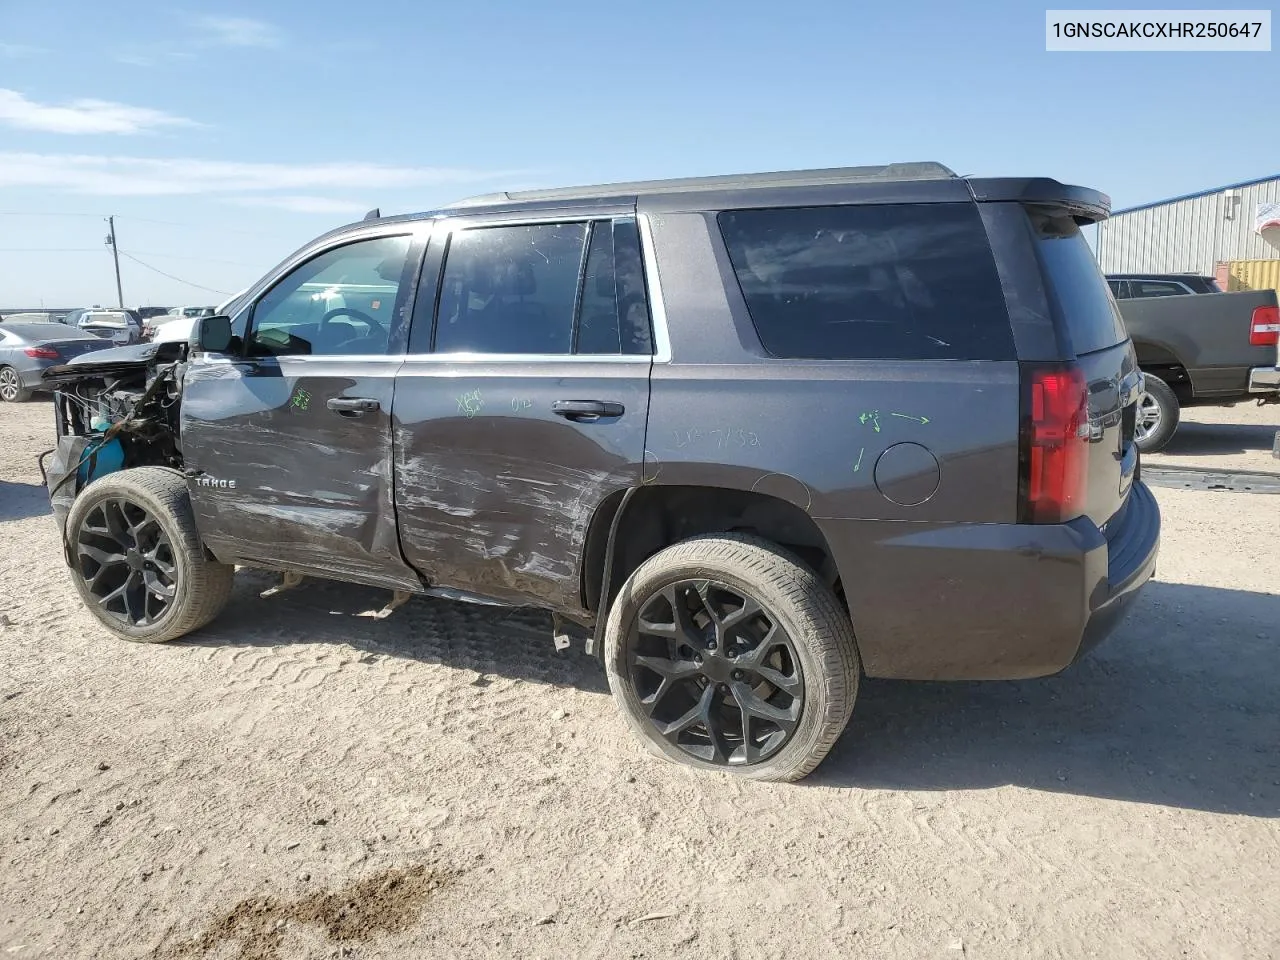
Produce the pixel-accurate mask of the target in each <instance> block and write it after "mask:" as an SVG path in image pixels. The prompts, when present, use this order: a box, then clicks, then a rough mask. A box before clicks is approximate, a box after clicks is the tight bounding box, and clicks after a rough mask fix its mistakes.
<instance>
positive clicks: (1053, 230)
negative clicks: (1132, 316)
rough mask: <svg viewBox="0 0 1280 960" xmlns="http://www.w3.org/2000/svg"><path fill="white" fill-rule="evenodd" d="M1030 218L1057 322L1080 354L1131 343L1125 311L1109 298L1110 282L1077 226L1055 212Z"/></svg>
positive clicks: (1038, 213)
mask: <svg viewBox="0 0 1280 960" xmlns="http://www.w3.org/2000/svg"><path fill="white" fill-rule="evenodd" d="M1030 217H1031V226H1032V229H1033V230H1034V231H1035V237H1036V253H1037V255H1038V256H1039V258H1040V266H1041V269H1042V270H1043V271H1044V276H1045V280H1046V281H1047V282H1048V288H1049V298H1050V301H1051V303H1052V306H1053V309H1054V311H1055V313H1056V314H1057V317H1056V319H1057V321H1058V323H1059V324H1060V325H1061V326H1062V328H1063V329H1065V330H1067V331H1068V333H1069V335H1070V337H1071V346H1072V348H1073V349H1074V350H1075V352H1076V354H1077V355H1083V354H1086V353H1093V352H1094V351H1095V350H1105V349H1107V348H1108V347H1114V346H1115V345H1116V344H1117V343H1122V342H1123V341H1124V340H1126V339H1127V338H1128V336H1129V335H1128V333H1126V332H1125V329H1124V320H1123V319H1121V317H1120V310H1119V308H1118V307H1117V306H1116V302H1115V300H1114V299H1112V298H1111V297H1110V296H1108V293H1109V291H1108V290H1107V283H1106V280H1105V279H1104V278H1103V276H1102V271H1100V270H1099V269H1098V264H1097V262H1096V261H1095V260H1094V259H1093V252H1092V251H1091V250H1090V249H1089V244H1088V242H1087V241H1086V240H1085V238H1084V234H1083V233H1081V232H1080V228H1079V227H1078V226H1077V225H1076V222H1075V221H1074V220H1073V219H1071V217H1070V216H1067V215H1066V214H1061V213H1057V212H1054V211H1043V210H1032V211H1030ZM1134 282H1135V281H1132V280H1131V281H1129V283H1130V286H1132V285H1133V283H1134Z"/></svg>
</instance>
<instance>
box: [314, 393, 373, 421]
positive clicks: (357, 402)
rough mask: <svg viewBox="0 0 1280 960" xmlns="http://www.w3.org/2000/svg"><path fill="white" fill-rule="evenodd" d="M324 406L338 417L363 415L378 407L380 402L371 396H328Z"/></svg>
mask: <svg viewBox="0 0 1280 960" xmlns="http://www.w3.org/2000/svg"><path fill="white" fill-rule="evenodd" d="M325 406H326V407H328V408H329V409H330V410H332V411H333V412H334V413H336V414H338V416H340V417H363V416H364V415H365V414H366V413H372V412H373V411H375V410H377V409H379V408H380V407H381V406H382V404H380V403H379V402H378V401H377V400H375V399H373V397H330V398H329V399H328V400H326V401H325Z"/></svg>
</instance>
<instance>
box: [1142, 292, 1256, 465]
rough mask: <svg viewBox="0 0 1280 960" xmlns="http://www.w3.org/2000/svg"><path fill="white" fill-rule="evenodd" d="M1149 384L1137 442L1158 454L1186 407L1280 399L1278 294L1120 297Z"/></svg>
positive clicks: (1240, 293)
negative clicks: (1277, 350)
mask: <svg viewBox="0 0 1280 960" xmlns="http://www.w3.org/2000/svg"><path fill="white" fill-rule="evenodd" d="M1117 304H1118V306H1119V307H1120V313H1121V315H1122V316H1123V317H1124V323H1125V327H1127V328H1128V331H1129V336H1130V338H1131V339H1132V340H1133V346H1134V349H1135V350H1136V351H1137V353H1138V367H1139V369H1141V370H1142V372H1143V374H1144V379H1145V384H1146V386H1145V390H1144V392H1143V394H1142V397H1141V400H1140V401H1139V407H1138V415H1137V416H1138V422H1137V427H1136V432H1135V439H1136V442H1137V444H1138V449H1140V450H1141V451H1142V452H1143V453H1154V452H1155V451H1157V450H1159V449H1161V448H1162V447H1164V446H1165V444H1167V443H1168V442H1169V440H1170V439H1171V438H1172V437H1173V434H1174V431H1175V430H1177V429H1178V419H1179V416H1180V414H1181V409H1182V408H1183V407H1189V406H1231V405H1232V404H1234V403H1237V402H1239V401H1241V400H1250V399H1254V400H1257V401H1258V402H1259V403H1275V402H1277V401H1280V366H1278V363H1280V360H1278V358H1277V353H1276V349H1277V347H1276V345H1277V340H1278V339H1280V310H1277V307H1276V293H1275V291H1274V290H1246V291H1242V292H1239V293H1203V294H1184V295H1180V296H1164V297H1147V298H1138V297H1135V298H1131V299H1119V300H1117Z"/></svg>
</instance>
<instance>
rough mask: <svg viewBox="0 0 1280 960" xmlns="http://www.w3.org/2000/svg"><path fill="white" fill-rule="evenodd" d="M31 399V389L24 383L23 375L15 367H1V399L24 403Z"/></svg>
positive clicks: (7, 401)
mask: <svg viewBox="0 0 1280 960" xmlns="http://www.w3.org/2000/svg"><path fill="white" fill-rule="evenodd" d="M30 399H31V391H30V390H28V389H27V388H26V387H24V386H23V385H22V377H20V376H19V375H18V371H17V370H15V369H13V367H0V400H3V401H4V402H5V403H22V402H23V401H24V400H30Z"/></svg>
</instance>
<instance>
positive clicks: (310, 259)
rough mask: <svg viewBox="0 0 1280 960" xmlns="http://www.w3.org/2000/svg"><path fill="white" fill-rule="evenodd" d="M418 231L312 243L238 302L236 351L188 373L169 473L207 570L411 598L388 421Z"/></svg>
mask: <svg viewBox="0 0 1280 960" xmlns="http://www.w3.org/2000/svg"><path fill="white" fill-rule="evenodd" d="M428 226H429V225H428V224H421V225H414V224H388V225H381V224H378V223H374V224H373V225H371V226H367V227H361V228H357V229H356V230H354V231H352V232H351V233H350V234H347V235H342V236H338V237H336V238H329V239H326V240H323V241H320V242H318V243H317V244H316V245H315V247H314V248H312V249H310V250H306V251H303V252H302V253H301V254H299V255H298V256H297V257H296V258H295V259H294V261H293V262H292V263H290V264H286V265H285V266H284V267H283V268H282V269H281V272H280V273H279V275H278V276H276V277H275V278H273V279H270V280H269V281H266V282H264V283H263V284H262V285H261V289H260V290H259V291H256V292H253V293H251V294H250V296H249V297H248V304H247V305H246V306H245V308H244V310H243V313H242V315H239V316H237V317H236V318H235V325H236V327H237V329H239V330H241V331H244V333H243V334H242V336H241V343H240V344H239V347H238V349H233V350H232V351H230V352H229V354H228V355H223V356H208V355H206V356H202V357H198V358H197V359H196V360H195V361H194V362H193V363H192V364H191V366H190V367H189V368H188V370H187V374H186V377H185V382H184V387H183V397H182V409H181V417H182V429H181V439H182V453H183V460H184V464H185V466H186V468H187V470H188V473H189V474H190V475H191V478H192V479H191V493H192V502H193V504H194V506H195V510H196V516H197V523H198V525H199V528H200V533H201V536H202V537H203V539H204V541H205V543H206V544H207V545H208V547H209V548H210V549H211V550H212V551H213V552H214V554H215V555H216V556H217V557H218V559H220V560H223V561H228V562H229V561H242V562H247V563H250V564H253V565H260V566H272V567H276V568H282V569H285V570H293V571H298V572H302V573H307V574H312V575H317V576H325V577H331V578H334V579H338V580H351V581H357V582H363V583H370V584H377V585H385V586H390V587H407V588H413V587H416V586H419V585H420V581H419V580H418V578H417V576H416V575H415V574H414V572H413V570H412V569H411V568H410V567H409V566H408V565H407V564H406V563H405V562H404V559H403V557H401V555H400V549H399V544H398V542H397V538H396V528H395V505H394V501H393V496H392V485H393V477H392V462H391V461H392V457H391V409H392V401H393V396H394V390H395V377H396V372H397V370H398V368H399V366H400V364H401V362H402V359H403V354H404V343H405V337H406V335H407V330H408V324H407V317H408V312H409V309H410V304H411V303H412V296H411V294H412V292H413V281H414V278H416V275H417V266H418V265H419V263H420V262H421V260H420V257H421V250H422V245H423V242H424V238H425V233H426V230H427V228H428Z"/></svg>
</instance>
